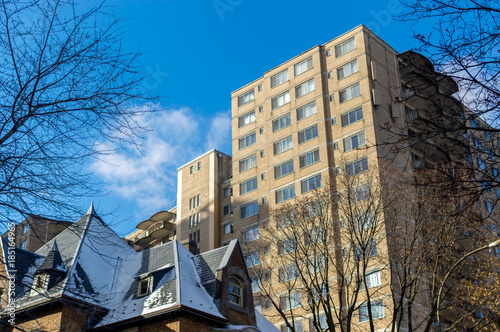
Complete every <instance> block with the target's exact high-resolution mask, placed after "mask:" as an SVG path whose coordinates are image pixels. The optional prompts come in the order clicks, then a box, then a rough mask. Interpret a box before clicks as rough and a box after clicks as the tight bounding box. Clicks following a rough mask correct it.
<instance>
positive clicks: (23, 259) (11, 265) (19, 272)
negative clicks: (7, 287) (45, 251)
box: [0, 237, 45, 300]
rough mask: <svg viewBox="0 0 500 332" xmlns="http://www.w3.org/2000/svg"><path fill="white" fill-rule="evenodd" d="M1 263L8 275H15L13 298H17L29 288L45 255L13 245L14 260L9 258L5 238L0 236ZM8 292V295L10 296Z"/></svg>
mask: <svg viewBox="0 0 500 332" xmlns="http://www.w3.org/2000/svg"><path fill="white" fill-rule="evenodd" d="M0 243H1V246H2V256H3V263H4V264H5V270H6V271H8V272H9V274H10V275H12V274H13V275H14V276H15V299H16V300H17V299H19V298H20V297H21V296H22V295H23V294H25V293H26V292H27V291H29V290H30V288H31V284H32V283H33V275H34V274H35V271H36V270H37V267H38V266H40V265H41V264H42V262H43V260H44V259H45V257H43V256H40V255H37V254H35V253H32V252H30V251H27V250H23V249H20V248H17V247H14V253H15V254H14V255H13V256H14V260H10V259H9V249H11V248H12V247H10V248H9V244H8V242H7V239H5V238H3V237H2V238H1V242H0ZM11 256H12V255H11ZM30 276H31V277H30ZM10 294H11V293H10V292H9V296H10Z"/></svg>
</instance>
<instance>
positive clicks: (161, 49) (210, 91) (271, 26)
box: [82, 0, 418, 235]
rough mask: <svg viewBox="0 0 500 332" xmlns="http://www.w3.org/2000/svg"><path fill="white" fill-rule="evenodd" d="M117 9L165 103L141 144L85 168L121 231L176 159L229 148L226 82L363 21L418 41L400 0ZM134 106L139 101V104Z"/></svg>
mask: <svg viewBox="0 0 500 332" xmlns="http://www.w3.org/2000/svg"><path fill="white" fill-rule="evenodd" d="M108 5H109V6H110V9H111V10H112V11H113V12H114V13H116V14H117V15H119V16H121V17H123V18H124V19H125V21H124V22H123V23H122V30H123V33H124V37H123V38H124V40H123V46H124V48H125V49H126V50H131V51H133V50H136V49H139V50H141V51H143V52H147V53H146V54H145V55H144V56H143V57H142V58H141V64H140V66H141V70H142V72H143V73H144V74H150V75H151V76H150V78H149V79H148V80H147V81H145V82H144V87H145V88H147V89H152V90H153V91H154V93H157V94H159V95H160V96H161V97H160V99H159V104H158V105H156V107H158V108H161V109H164V111H162V112H159V113H155V114H148V115H147V116H145V117H143V118H141V119H139V121H140V122H141V123H142V124H144V125H146V126H148V128H149V130H148V131H147V132H145V133H144V134H143V138H144V139H143V140H142V141H141V147H140V151H139V150H137V149H136V148H135V147H133V146H129V147H124V149H121V150H119V151H118V152H117V154H115V155H112V156H108V157H106V158H105V162H102V161H98V160H92V161H91V162H90V164H89V168H90V169H91V170H93V172H94V177H95V179H96V180H97V181H101V182H102V183H103V184H105V185H106V190H108V191H109V192H110V193H109V194H108V195H106V196H103V197H96V198H89V199H88V201H84V202H82V205H86V204H89V202H90V200H91V199H93V200H94V201H95V205H96V208H97V211H98V213H100V214H101V215H103V216H105V220H106V221H107V222H109V223H113V224H115V226H114V228H115V230H117V231H118V232H119V233H120V234H121V235H124V234H127V233H128V232H130V231H133V230H134V227H135V225H136V224H137V223H138V222H140V221H142V220H144V219H146V218H148V217H149V216H150V215H151V214H153V213H154V212H156V211H158V210H161V209H162V207H163V205H165V204H168V203H171V202H172V201H174V200H175V199H176V188H177V185H176V180H177V178H176V176H177V167H179V166H181V165H183V164H185V163H186V162H188V161H190V160H192V159H193V158H195V157H196V156H198V155H200V154H202V153H204V152H206V151H208V150H211V149H213V148H216V149H218V150H221V151H223V152H226V153H229V154H230V153H231V117H230V110H231V95H230V94H231V92H232V91H234V90H236V89H238V88H239V87H241V86H243V85H245V84H247V83H249V82H251V81H253V80H254V79H256V78H258V77H260V76H262V74H263V73H264V72H266V71H268V70H269V69H271V68H273V67H275V66H277V65H279V64H280V63H282V62H284V61H286V60H288V59H290V58H292V57H294V56H295V55H297V54H299V53H302V52H304V51H305V50H307V49H309V48H311V47H313V46H315V45H318V44H323V43H325V42H327V41H329V40H331V39H333V38H335V37H337V36H339V35H341V34H342V33H344V32H346V31H348V30H350V29H352V28H354V27H356V26H357V25H359V24H365V25H366V26H368V27H369V28H371V29H372V30H373V31H374V32H375V33H376V34H378V35H379V36H380V37H381V38H382V39H384V40H385V41H386V42H387V43H388V44H389V45H391V46H392V47H393V48H394V49H396V51H398V52H403V51H405V50H408V49H411V48H413V47H416V46H418V45H417V43H416V41H415V40H413V39H412V35H413V32H412V26H411V25H410V24H408V23H401V22H397V21H395V20H394V19H393V17H394V16H395V14H397V13H398V12H399V11H400V10H401V6H400V5H399V3H398V2H397V1H394V0H392V1H381V0H371V1H366V0H358V1H356V0H355V1H324V0H323V1H317V0H309V1H292V0H287V1H282V0H279V1H269V0H268V1H258V0H254V1H250V0H144V1H133V0H110V1H109V2H108ZM137 107H145V106H144V105H137Z"/></svg>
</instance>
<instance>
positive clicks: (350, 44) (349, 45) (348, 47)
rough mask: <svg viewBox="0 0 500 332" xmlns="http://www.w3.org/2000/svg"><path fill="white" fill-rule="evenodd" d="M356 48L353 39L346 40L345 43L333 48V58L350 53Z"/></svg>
mask: <svg viewBox="0 0 500 332" xmlns="http://www.w3.org/2000/svg"><path fill="white" fill-rule="evenodd" d="M355 48H356V40H355V39H354V37H352V38H351V39H348V40H347V41H345V42H343V43H341V44H339V45H337V46H335V57H336V58H338V57H339V56H342V55H344V54H346V53H349V52H351V51H352V50H354V49H355Z"/></svg>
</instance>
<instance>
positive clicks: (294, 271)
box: [278, 263, 300, 282]
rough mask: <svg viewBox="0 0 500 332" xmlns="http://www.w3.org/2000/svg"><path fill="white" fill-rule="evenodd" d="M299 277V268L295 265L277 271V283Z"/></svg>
mask: <svg viewBox="0 0 500 332" xmlns="http://www.w3.org/2000/svg"><path fill="white" fill-rule="evenodd" d="M299 276H300V271H299V268H298V267H297V265H296V264H295V263H293V264H290V265H287V266H285V267H280V268H279V269H278V277H279V282H286V281H290V280H294V279H297V278H298V277H299Z"/></svg>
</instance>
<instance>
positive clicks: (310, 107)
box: [297, 101, 317, 121]
mask: <svg viewBox="0 0 500 332" xmlns="http://www.w3.org/2000/svg"><path fill="white" fill-rule="evenodd" d="M316 112H317V110H316V102H315V101H313V102H312V103H309V104H307V105H305V106H302V107H300V108H297V121H300V120H302V119H304V118H307V117H308V116H311V115H313V114H316Z"/></svg>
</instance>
